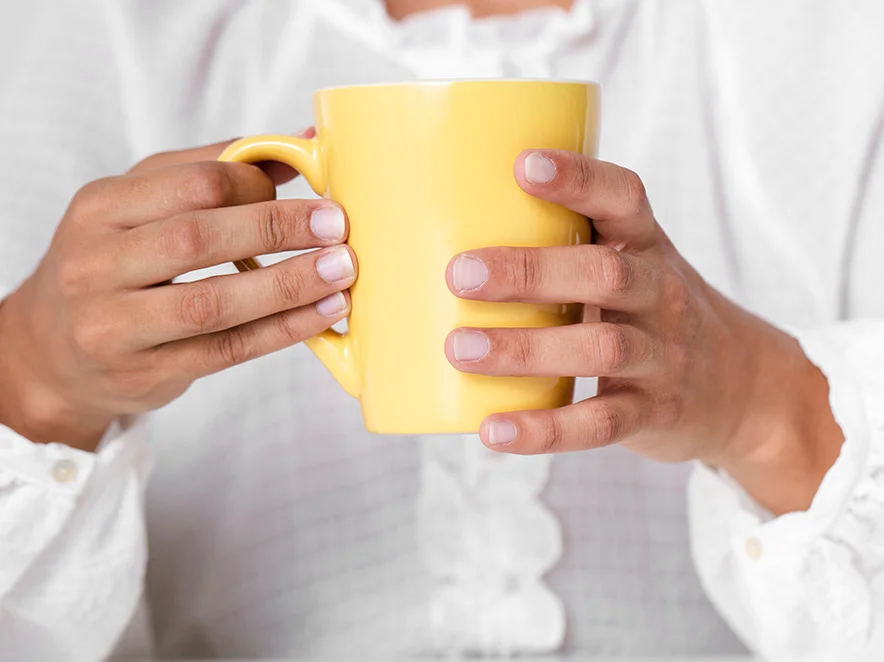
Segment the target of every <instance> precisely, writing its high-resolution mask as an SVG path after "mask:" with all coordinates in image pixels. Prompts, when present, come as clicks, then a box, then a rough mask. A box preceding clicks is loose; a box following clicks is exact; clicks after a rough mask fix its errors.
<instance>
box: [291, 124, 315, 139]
mask: <svg viewBox="0 0 884 662" xmlns="http://www.w3.org/2000/svg"><path fill="white" fill-rule="evenodd" d="M295 137H297V138H307V139H310V138H315V137H316V127H315V126H309V127H307V128H306V129H304V130H303V131H301V132H300V133H298V134H296V135H295Z"/></svg>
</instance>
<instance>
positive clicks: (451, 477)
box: [417, 435, 565, 655]
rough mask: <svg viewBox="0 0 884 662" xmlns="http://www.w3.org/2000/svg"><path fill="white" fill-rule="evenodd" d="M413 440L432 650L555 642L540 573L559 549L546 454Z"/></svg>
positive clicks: (517, 648)
mask: <svg viewBox="0 0 884 662" xmlns="http://www.w3.org/2000/svg"><path fill="white" fill-rule="evenodd" d="M419 443H420V444H421V472H422V476H421V478H422V490H421V493H420V495H419V498H418V502H417V537H418V545H419V549H420V553H421V558H422V561H423V563H424V565H425V567H426V569H427V571H428V573H429V575H430V577H431V595H430V614H429V620H430V629H431V632H432V637H433V641H431V642H429V645H430V647H431V648H432V649H433V650H434V651H437V652H461V653H462V652H477V653H482V654H496V655H506V654H509V653H511V652H533V653H539V652H547V651H551V650H555V649H556V648H558V647H559V646H560V645H561V643H562V640H563V638H564V629H565V619H564V609H563V606H562V603H561V601H560V600H559V599H558V598H557V597H556V596H555V595H553V593H552V592H551V591H550V590H549V588H548V587H547V586H546V585H545V584H544V583H543V581H542V579H541V578H542V576H543V575H544V573H546V572H547V571H548V570H549V569H550V568H552V567H553V566H554V565H555V563H556V562H557V561H558V560H559V559H560V557H561V553H562V536H561V529H560V526H559V522H558V521H557V520H556V518H555V517H554V516H553V515H552V514H551V513H550V512H549V510H548V509H547V508H546V507H545V506H544V505H543V504H542V503H541V502H540V499H539V495H540V492H541V490H542V489H543V487H544V486H545V485H546V482H547V479H548V475H549V465H550V462H551V459H550V458H549V457H520V456H508V455H502V454H498V453H493V452H491V451H489V450H487V449H486V448H485V447H484V446H482V444H481V442H480V441H479V440H478V438H476V437H475V436H472V435H470V436H443V437H426V438H422V439H421V440H420V441H419Z"/></svg>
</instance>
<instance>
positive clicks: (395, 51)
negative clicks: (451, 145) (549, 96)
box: [312, 0, 595, 79]
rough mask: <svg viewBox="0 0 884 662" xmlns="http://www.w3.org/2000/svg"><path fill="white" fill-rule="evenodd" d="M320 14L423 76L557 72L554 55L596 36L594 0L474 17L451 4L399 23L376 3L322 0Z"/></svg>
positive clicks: (546, 74) (372, 0) (544, 74)
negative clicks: (564, 7)
mask: <svg viewBox="0 0 884 662" xmlns="http://www.w3.org/2000/svg"><path fill="white" fill-rule="evenodd" d="M312 6H314V7H315V9H316V11H317V12H318V13H317V16H319V17H321V18H322V19H324V20H325V21H326V22H328V23H329V24H330V25H332V26H333V27H334V28H336V29H337V30H339V31H341V32H343V33H344V34H347V35H348V36H349V37H351V38H352V39H354V40H355V41H358V42H360V43H362V44H364V45H365V46H368V47H369V48H371V49H372V50H374V51H375V52H379V53H382V54H383V55H384V56H385V57H388V58H389V59H391V60H393V61H396V62H399V63H401V64H402V65H403V66H404V67H406V68H407V69H409V70H411V71H413V72H414V73H415V75H416V76H417V77H418V78H425V79H426V78H451V77H457V78H485V77H489V78H490V77H506V76H517V75H518V76H531V77H539V78H548V77H550V76H552V75H553V70H552V65H551V64H550V61H551V59H552V58H553V57H554V56H555V55H556V54H558V53H561V52H563V51H565V50H567V49H568V48H570V47H571V46H572V45H573V44H574V43H575V42H576V41H578V40H580V39H582V38H585V37H587V36H588V35H590V34H592V32H593V30H594V28H595V12H594V8H593V2H592V0H575V3H574V6H573V7H572V8H571V10H570V11H567V12H566V11H562V10H560V9H544V10H537V11H532V12H524V13H522V14H518V15H514V16H506V17H494V18H487V19H479V20H472V19H471V17H470V15H469V10H468V9H467V8H466V6H465V5H452V6H450V7H443V8H441V9H437V10H434V11H430V12H425V13H420V14H416V15H415V16H412V17H410V18H408V19H406V20H403V21H394V20H393V19H392V18H390V16H389V15H388V14H387V12H386V9H385V8H384V6H383V3H382V2H379V1H377V0H324V1H323V2H322V3H314V5H312Z"/></svg>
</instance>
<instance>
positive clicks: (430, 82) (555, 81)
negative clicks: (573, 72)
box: [315, 78, 601, 94]
mask: <svg viewBox="0 0 884 662" xmlns="http://www.w3.org/2000/svg"><path fill="white" fill-rule="evenodd" d="M480 83H481V84H485V85H488V84H492V85H493V84H501V83H506V84H520V83H534V84H536V83H545V84H549V85H579V86H582V87H596V88H599V87H601V84H600V83H599V82H597V81H593V80H578V79H576V78H571V79H569V78H431V79H426V80H403V81H396V82H392V83H357V84H355V85H332V86H331V87H321V88H319V89H318V90H316V92H315V93H316V94H321V93H323V92H333V91H335V90H360V89H370V88H379V87H380V88H383V87H390V88H394V87H436V86H445V85H470V84H480Z"/></svg>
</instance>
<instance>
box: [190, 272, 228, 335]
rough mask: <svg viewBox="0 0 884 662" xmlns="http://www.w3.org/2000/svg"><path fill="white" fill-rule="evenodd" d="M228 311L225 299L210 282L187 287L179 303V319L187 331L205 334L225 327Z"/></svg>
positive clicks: (192, 284)
mask: <svg viewBox="0 0 884 662" xmlns="http://www.w3.org/2000/svg"><path fill="white" fill-rule="evenodd" d="M226 309H227V306H226V302H225V300H224V297H223V296H222V295H221V291H220V289H219V288H218V287H217V286H216V285H214V284H213V283H211V282H208V281H202V282H196V283H191V284H189V285H187V286H185V290H184V293H183V294H182V296H181V298H180V300H179V303H178V318H179V320H180V321H181V323H182V324H183V325H184V327H185V328H186V329H188V330H191V331H195V332H197V333H204V332H206V331H213V330H216V329H218V328H220V327H221V326H222V325H223V323H224V319H225V317H226V313H227V310H226Z"/></svg>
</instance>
